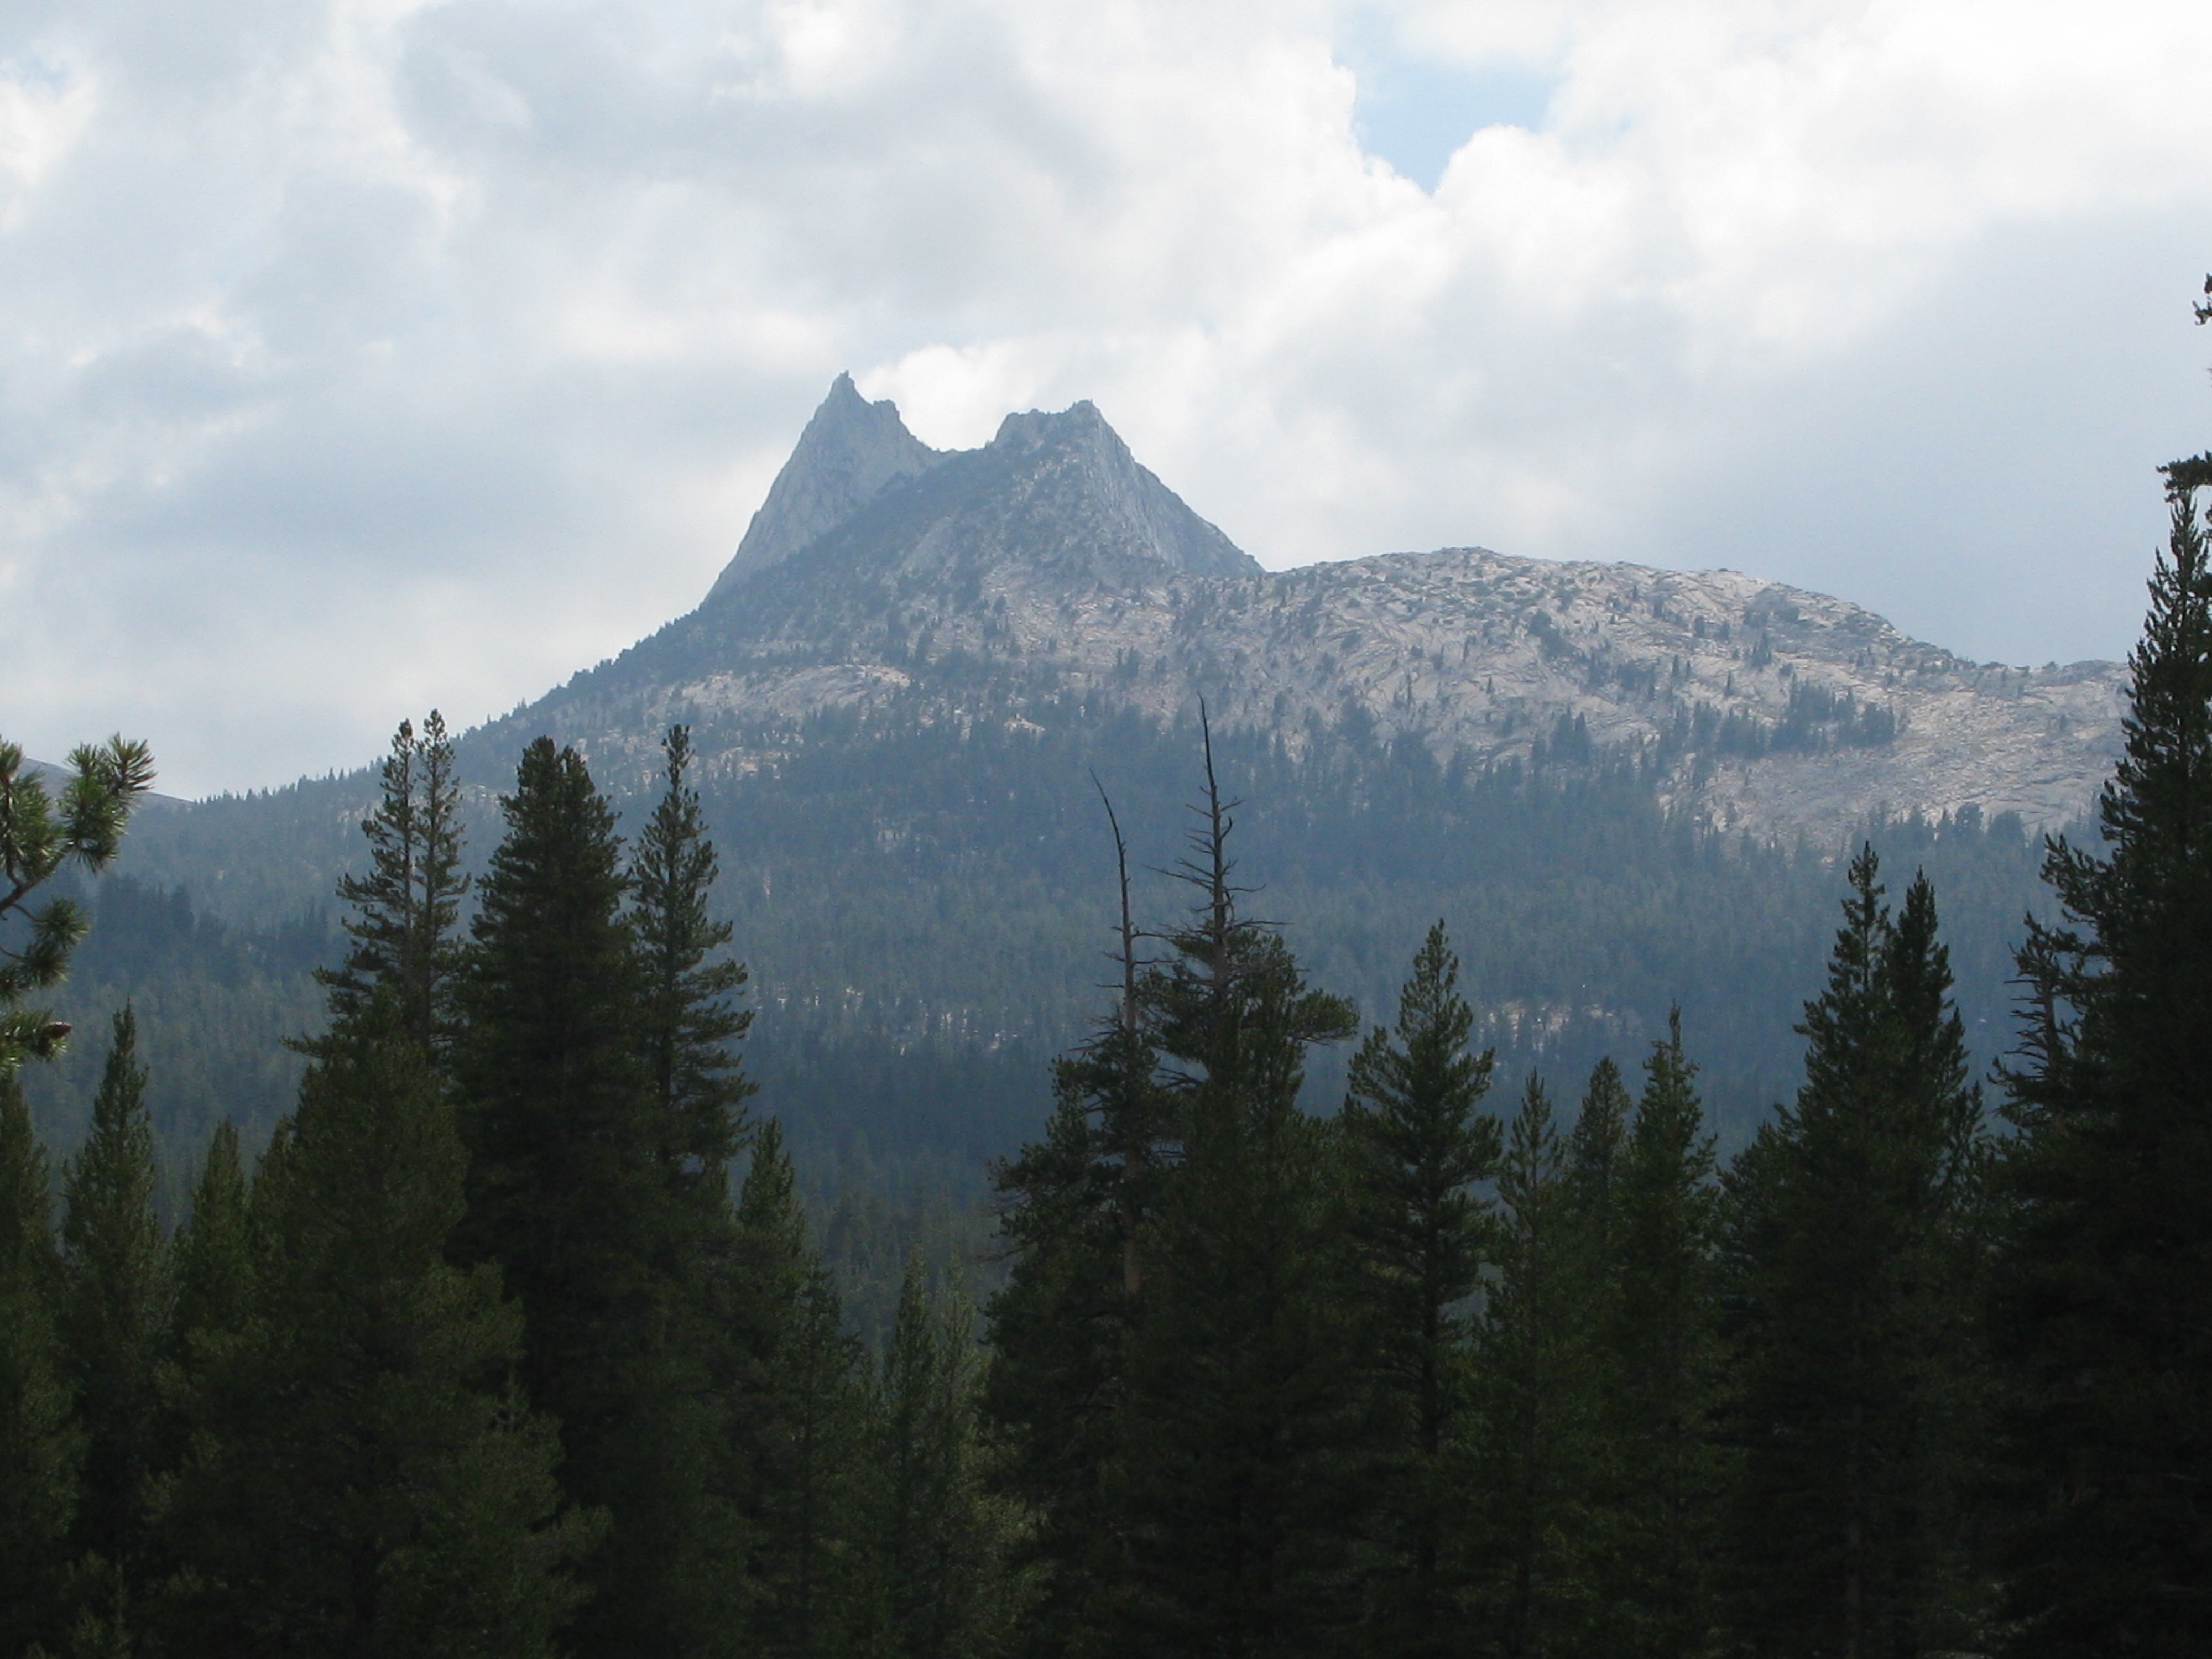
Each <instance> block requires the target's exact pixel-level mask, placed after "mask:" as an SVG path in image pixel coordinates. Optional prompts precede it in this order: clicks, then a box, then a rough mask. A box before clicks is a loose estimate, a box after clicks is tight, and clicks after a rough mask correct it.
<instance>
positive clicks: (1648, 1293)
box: [1609, 1009, 1723, 1659]
mask: <svg viewBox="0 0 2212 1659" xmlns="http://www.w3.org/2000/svg"><path fill="white" fill-rule="evenodd" d="M1696 1076H1697V1066H1695V1065H1694V1064H1693V1063H1692V1061H1691V1060H1690V1059H1689V1058H1688V1056H1687V1055H1686V1054H1685V1053H1684V1052H1683V1049H1682V1018H1681V1013H1680V1010H1679V1009H1678V1010H1676V1011H1675V1012H1674V1013H1673V1014H1672V1015H1671V1016H1670V1017H1669V1019H1668V1034H1667V1036H1666V1037H1665V1038H1664V1039H1662V1041H1660V1042H1655V1043H1653V1044H1652V1046H1651V1054H1650V1058H1649V1059H1647V1060H1645V1062H1644V1092H1643V1095H1642V1097H1641V1098H1640V1099H1639V1100H1638V1102H1637V1106H1636V1117H1635V1121H1634V1122H1633V1123H1632V1126H1631V1127H1630V1130H1629V1133H1628V1139H1627V1145H1626V1148H1625V1152H1624V1156H1623V1157H1622V1159H1621V1164H1620V1177H1619V1184H1620V1211H1619V1230H1618V1232H1617V1234H1616V1249H1617V1250H1618V1255H1617V1260H1618V1262H1619V1268H1618V1272H1619V1275H1620V1300H1619V1304H1618V1313H1617V1316H1616V1317H1617V1322H1616V1326H1615V1334H1614V1337H1613V1343H1612V1349H1613V1353H1612V1369H1613V1376H1614V1378H1615V1380H1616V1383H1617V1385H1618V1389H1619V1395H1618V1404H1617V1407H1616V1410H1617V1413H1618V1416H1617V1419H1616V1424H1617V1427H1616V1432H1617V1434H1618V1436H1619V1439H1618V1443H1617V1444H1618V1449H1619V1455H1620V1489H1619V1498H1618V1504H1619V1508H1618V1510H1617V1516H1616V1518H1617V1522H1618V1524H1619V1527H1620V1534H1619V1547H1618V1549H1617V1551H1616V1553H1615V1558H1614V1565H1615V1568H1616V1577H1615V1579H1614V1582H1613V1587H1612V1589H1611V1590H1610V1592H1609V1594H1610V1595H1611V1597H1612V1599H1613V1618H1614V1620H1616V1621H1617V1622H1616V1624H1615V1626H1614V1629H1613V1632H1611V1636H1610V1639H1611V1642H1612V1644H1613V1645H1612V1651H1613V1653H1615V1654H1619V1655H1621V1656H1631V1655H1638V1656H1650V1659H1684V1656H1687V1655H1691V1654H1695V1653H1699V1652H1701V1651H1703V1650H1705V1647H1706V1645H1707V1644H1708V1643H1709V1641H1710V1639H1711V1632H1712V1629H1713V1626H1714V1621H1715V1616H1716V1613H1715V1607H1714V1585H1713V1582H1712V1571H1711V1565H1712V1547H1713V1543H1714V1528H1715V1526H1716V1523H1717V1504H1718V1499H1719V1496H1720V1492H1721V1487H1722V1474H1723V1472H1722V1468H1721V1465H1720V1462H1719V1460H1718V1457H1717V1450H1716V1445H1715V1426H1716V1425H1715V1423H1714V1413H1715V1411H1716V1408H1717V1405H1718V1402H1719V1388H1720V1381H1721V1376H1720V1352H1719V1334H1718V1309H1717V1299H1716V1296H1715V1290H1716V1286H1715V1282H1714V1273H1715V1267H1716V1261H1715V1256H1716V1251H1717V1244H1718V1219H1719V1218H1718V1194H1717V1189H1716V1188H1715V1185H1714V1182H1713V1142H1712V1137H1711V1135H1710V1134H1709V1133H1707V1132H1706V1130H1705V1109H1704V1107H1703V1104H1702V1103H1700V1102H1699V1098H1698V1094H1697V1090H1696V1086H1695V1080H1696Z"/></svg>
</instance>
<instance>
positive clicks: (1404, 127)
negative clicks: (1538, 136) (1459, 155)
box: [1338, 7, 1559, 191]
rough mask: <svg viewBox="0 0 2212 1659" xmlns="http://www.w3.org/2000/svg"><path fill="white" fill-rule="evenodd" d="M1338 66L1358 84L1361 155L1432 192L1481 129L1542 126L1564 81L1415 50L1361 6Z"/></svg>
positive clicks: (1387, 21) (1532, 69)
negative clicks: (1341, 64)
mask: <svg viewBox="0 0 2212 1659" xmlns="http://www.w3.org/2000/svg"><path fill="white" fill-rule="evenodd" d="M1349 24H1352V27H1349V31H1347V35H1345V38H1343V40H1340V49H1338V51H1340V60H1343V62H1345V64H1349V66H1352V73H1354V76H1356V77H1358V95H1356V101H1354V106H1352V124H1354V131H1356V133H1358V139H1360V149H1364V150H1367V155H1374V157H1380V159H1383V161H1389V164H1391V166H1394V168H1395V170H1398V173H1401V175H1402V177H1407V179H1411V181H1413V184H1418V185H1420V188H1422V191H1433V188H1436V184H1437V179H1443V177H1444V166H1447V164H1449V161H1451V157H1453V153H1455V150H1458V149H1460V146H1462V143H1467V139H1471V137H1474V135H1475V133H1480V131H1482V128H1484V126H1526V128H1528V131H1535V128H1540V126H1544V115H1547V111H1548V108H1551V97H1553V93H1555V91H1558V88H1559V76H1558V73H1551V70H1547V69H1540V66H1531V64H1510V62H1498V64H1484V66H1471V64H1464V62H1453V60H1451V58H1440V55H1436V53H1425V51H1418V49H1413V46H1411V45H1409V42H1407V38H1405V35H1402V33H1401V31H1398V27H1395V24H1394V20H1391V18H1389V15H1387V13H1383V11H1380V9H1378V7H1358V9H1356V11H1354V13H1352V18H1349Z"/></svg>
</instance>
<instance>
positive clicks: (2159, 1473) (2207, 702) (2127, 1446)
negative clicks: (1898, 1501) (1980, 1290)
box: [1997, 457, 2212, 1656]
mask: <svg viewBox="0 0 2212 1659" xmlns="http://www.w3.org/2000/svg"><path fill="white" fill-rule="evenodd" d="M2167 477H2168V481H2169V497H2170V504H2171V507H2172V526H2171V536H2170V539H2169V543H2168V550H2167V552H2166V555H2165V556H2163V557H2161V558H2160V560H2159V562H2158V566H2157V569H2156V572H2155V574H2154V576H2153V578H2152V580H2151V585H2150V610H2149V615H2148V619H2147V621H2146V623H2145V625H2144V629H2143V635H2142V641H2141V642H2140V643H2139V644H2138V645H2137V646H2136V649H2135V651H2134V653H2133V654H2132V655H2131V656H2130V659H2129V670H2130V704H2131V709H2130V714H2129V717H2128V719H2127V720H2126V722H2125V725H2124V732H2125V750H2124V754H2123V755H2122V757H2121V759H2120V763H2119V765H2118V769H2117V770H2116V772H2115V774H2114V775H2113V778H2112V782H2111V783H2110V784H2109V785H2108V786H2107V787H2106V790H2105V793H2104V795H2103V797H2102V799H2101V800H2100V803H2099V817H2100V823H2101V825H2102V829H2103V832H2104V839H2105V842H2106V849H2105V851H2104V853H2103V855H2102V856H2100V855H2099V854H2098V853H2096V852H2095V851H2093V850H2092V849H2090V848H2083V847H2077V846H2073V845H2070V844H2069V843H2066V842H2053V843H2051V848H2050V852H2049V856H2048V858H2047V859H2046V860H2045V878H2046V879H2047V880H2048V881H2049V882H2050V884H2051V888H2052V890H2054V892H2055V893H2056V895H2057V899H2058V901H2059V903H2060V905H2061V906H2062V907H2063V911H2064V917H2063V920H2062V921H2059V922H2057V923H2056V924H2052V925H2043V924H2038V923H2034V922H2033V921H2032V922H2031V923H2030V926H2029V929H2028V937H2027V944H2026V945H2025V947H2024V948H2023V950H2022V951H2021V974H2022V976H2023V978H2024V979H2025V980H2026V981H2027V990H2028V1012H2029V1019H2028V1022H2027V1030H2026V1031H2025V1032H2024V1035H2023V1048H2024V1049H2025V1051H2026V1053H2025V1059H2024V1062H2023V1064H2022V1065H2021V1067H2020V1068H2019V1070H2018V1071H2016V1072H2015V1073H2013V1074H2011V1075H2010V1076H2009V1077H2008V1088H2009V1091H2010V1101H2009V1103H2008V1109H2007V1110H2008V1115H2009V1116H2010V1117H2011V1118H2012V1120H2013V1121H2014V1122H2015V1125H2016V1126H2017V1127H2019V1129H2020V1131H2021V1133H2020V1135H2019V1137H2018V1139H2017V1140H2016V1141H2015V1144H2014V1146H2013V1147H2012V1149H2011V1155H2010V1156H2009V1158H2008V1160H2007V1164H2008V1177H2009V1179H2008V1186H2009V1189H2010V1194H2011V1200H2012V1206H2011V1213H2010V1218H2009V1223H2008V1233H2009V1237H2008V1248H2007V1250H2006V1255H2005V1263H2004V1267H2003V1270H2002V1279H2001V1294H2000V1297H1999V1301H1998V1304H1997V1315H1998V1318H1997V1334H1998V1338H1999V1352H2000V1354H2001V1355H2002V1357H2003V1358H2004V1359H2005V1360H2006V1361H2007V1363H2008V1370H2010V1371H2011V1372H2012V1373H2013V1375H2014V1376H2015V1379H2016V1382H2017V1392H2016V1395H2015V1398H2014V1401H2013V1403H2012V1406H2011V1408H2010V1410H2009V1413H2008V1423H2007V1435H2006V1440H2007V1444H2008V1450H2009V1452H2010V1456H2011V1462H2012V1464H2013V1466H2014V1468H2015V1476H2016V1485H2015V1492H2016V1496H2017V1501H2018V1504H2019V1507H2020V1510H2021V1515H2020V1525H2019V1527H2018V1529H2017V1531H2016V1534H2015V1537H2014V1541H2013V1547H2012V1550H2011V1553H2010V1559H2009V1562H2008V1566H2009V1572H2008V1578H2007V1583H2008V1598H2009V1601H2010V1604H2011V1605H2010V1613H2011V1615H2012V1617H2013V1618H2014V1619H2015V1620H2016V1621H2017V1632H2018V1633H2017V1634H2016V1635H2015V1638H2014V1639H2013V1643H2012V1647H2013V1650H2015V1651H2016V1652H2018V1653H2021V1654H2023V1655H2030V1654H2032V1655H2038V1656H2041V1655H2052V1656H2057V1655H2075V1654H2079V1655H2087V1654H2092V1653H2094V1654H2098V1655H2131V1654H2160V1655H2163V1654H2179V1653H2192V1652H2203V1651H2206V1650H2212V1528H2207V1527H2206V1525H2205V1524H2204V1519H2203V1509H2204V1498H2203V1494H2204V1493H2205V1492H2208V1491H2212V1438H2208V1437H2207V1435H2206V1433H2205V1431H2204V1425H2205V1424H2206V1423H2207V1422H2208V1421H2212V1210H2208V1209H2207V1207H2206V1205H2205V1203H2204V1192H2205V1189H2206V1187H2207V1185H2208V1183H2212V1095H2208V1090H2212V560H2208V556H2207V555H2208V547H2207V538H2206V532H2205V525H2204V523H2203V519H2202V517H2201V516H2200V514H2199V512H2198V510H2197V490H2198V489H2201V488H2203V487H2206V486H2208V485H2212V458H2206V457H2198V458H2197V459H2195V460H2193V461H2188V462H2177V463H2175V464H2174V465H2172V467H2170V468H2169V469H2168V470H2167Z"/></svg>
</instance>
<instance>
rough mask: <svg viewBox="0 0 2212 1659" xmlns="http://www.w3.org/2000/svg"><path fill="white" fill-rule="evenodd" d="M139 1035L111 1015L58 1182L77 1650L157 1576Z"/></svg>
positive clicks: (147, 1179) (125, 1636)
mask: <svg viewBox="0 0 2212 1659" xmlns="http://www.w3.org/2000/svg"><path fill="white" fill-rule="evenodd" d="M137 1034H138V1025H137V1016H136V1015H135V1014H134V1013H133V1012H132V1011H131V1006H130V1005H129V1004H127V1003H126V1004H125V1006H124V1007H123V1010H122V1012H119V1013H118V1014H117V1015H116V1016H115V1020H114V1039H113V1042H112V1046H111V1047H110V1048H109V1049H108V1054H107V1063H106V1070H105V1072H104V1073H103V1074H102V1076H101V1078H100V1092H99V1095H98V1096H97V1097H96V1098H95V1099H94V1102H93V1108H92V1126H91V1128H90V1131H89V1132H88V1134H87V1136H86V1138H85V1143H84V1146H83V1148H82V1151H80V1152H78V1154H77V1156H76V1158H74V1159H72V1160H71V1161H70V1164H69V1166H68V1169H67V1171H66V1173H65V1174H64V1178H63V1215H62V1243H63V1247H64V1257H63V1274H62V1288H61V1296H60V1303H59V1310H58V1311H59V1317H58V1321H57V1323H58V1328H59V1332H60V1336H61V1346H62V1354H63V1359H64V1369H65V1374H66V1376H67V1377H68V1379H69V1383H70V1390H71V1394H72V1396H73V1399H74V1404H75V1411H76V1421H77V1424H78V1426H79V1429H80V1431H81V1432H82V1434H83V1436H84V1439H85V1455H84V1464H83V1474H82V1486H81V1492H80V1498H79V1503H78V1509H77V1516H76V1526H75V1528H73V1535H72V1539H71V1544H72V1548H73V1551H74V1553H75V1554H76V1558H77V1565H76V1569H75V1574H74V1576H75V1577H76V1579H77V1581H78V1583H77V1584H76V1601H77V1602H78V1605H79V1617H78V1620H77V1625H78V1628H77V1630H76V1633H75V1639H76V1642H77V1644H78V1645H80V1646H92V1645H95V1644H98V1645H100V1646H102V1647H105V1646H106V1645H108V1644H120V1645H127V1644H128V1642H129V1640H130V1638H131V1632H134V1631H136V1630H137V1629H138V1628H139V1627H140V1625H141V1621H142V1617H143V1603H144V1601H145V1600H146V1592H147V1589H148V1588H149V1583H150V1582H151V1579H152V1576H153V1573H154V1571H155V1570H154V1567H153V1565H152V1564H151V1562H150V1560H149V1508H148V1506H149V1499H150V1498H151V1495H152V1486H153V1482H154V1480H155V1474H156V1473H157V1466H158V1464H159V1462H160V1461H161V1442H162V1439H163V1437H164V1436H163V1428H164V1424H163V1413H162V1407H161V1395H160V1384H159V1376H158V1373H159V1368H160V1364H161V1359H162V1357H163V1351H164V1349H165V1347H166V1346H167V1336H168V1328H169V1310H170V1294H171V1291H170V1276H169V1270H170V1264H169V1261H168V1255H167V1250H166V1249H165V1248H164V1244H163V1240H162V1237H161V1222H160V1220H159V1219H158V1218H157V1217H156V1216H155V1211H154V1189H155V1179H156V1177H155V1168H154V1133H153V1127H152V1125H151V1123H150V1122H149V1121H148V1118H147V1115H146V1099H145V1093H146V1072H145V1068H144V1067H143V1066H140V1065H139V1064H138V1058H137Z"/></svg>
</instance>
